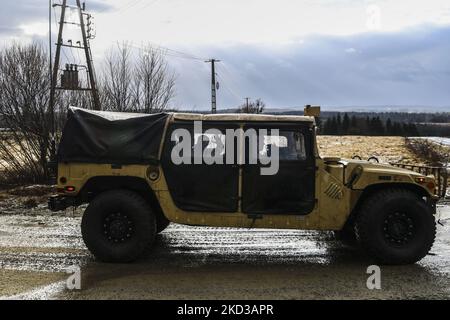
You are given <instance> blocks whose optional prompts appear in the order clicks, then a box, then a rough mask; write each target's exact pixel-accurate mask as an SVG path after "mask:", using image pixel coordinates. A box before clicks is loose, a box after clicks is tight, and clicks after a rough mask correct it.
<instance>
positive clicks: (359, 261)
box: [0, 205, 450, 299]
mask: <svg viewBox="0 0 450 320" xmlns="http://www.w3.org/2000/svg"><path fill="white" fill-rule="evenodd" d="M439 211H440V212H441V213H442V216H441V218H442V222H443V224H444V226H439V228H438V230H439V232H438V236H437V241H436V244H435V246H434V247H433V250H432V252H431V254H430V255H428V256H427V257H426V258H425V259H423V260H422V261H421V262H420V263H417V264H415V265H410V266H382V267H381V284H382V289H381V290H368V289H367V287H366V281H367V277H368V274H367V273H366V271H367V267H368V266H369V265H371V264H372V262H371V261H370V260H369V259H367V258H365V257H364V256H363V255H362V253H361V252H359V251H358V250H357V249H351V248H348V247H345V246H343V245H341V244H340V243H339V242H337V241H335V240H334V239H333V237H332V236H331V235H330V234H328V233H316V232H304V231H279V230H245V229H244V230H241V229H219V228H196V227H185V226H179V225H171V226H170V227H169V228H168V229H167V230H166V231H165V232H163V233H162V234H161V235H159V236H158V239H157V244H156V246H155V248H154V250H153V252H152V253H151V254H150V255H149V256H148V257H145V258H143V259H141V260H140V261H138V262H136V263H133V264H127V265H113V264H102V263H98V262H95V260H94V258H93V257H92V256H91V255H90V254H89V252H88V251H87V249H86V248H85V246H84V244H83V241H82V239H81V235H80V227H79V225H80V220H81V211H77V212H67V213H66V214H65V215H52V214H51V213H50V212H48V211H46V210H45V209H44V207H43V205H42V206H41V207H38V208H37V209H33V210H23V212H19V213H18V212H16V211H15V212H8V210H5V209H4V210H3V212H2V213H1V214H0V267H1V268H0V277H1V282H0V298H1V299H336V298H338V299H366V298H369V299H370V298H376V299H378V298H382V299H418V298H420V299H439V298H444V299H448V298H449V297H450V220H446V219H448V218H450V214H449V213H450V209H449V207H448V206H444V207H441V208H440V209H439ZM71 266H79V267H80V268H81V269H80V270H81V290H73V291H71V290H68V289H67V288H66V279H67V277H68V276H69V275H68V274H66V270H67V268H69V267H71Z"/></svg>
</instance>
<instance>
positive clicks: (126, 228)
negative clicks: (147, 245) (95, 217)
mask: <svg viewBox="0 0 450 320" xmlns="http://www.w3.org/2000/svg"><path fill="white" fill-rule="evenodd" d="M103 233H104V235H105V237H106V239H107V240H108V241H109V242H113V243H124V242H126V241H128V240H130V239H131V237H132V236H133V233H134V225H133V221H132V220H131V219H130V218H129V217H128V216H127V215H126V214H123V213H120V212H117V213H112V214H110V215H108V216H106V217H105V219H104V222H103Z"/></svg>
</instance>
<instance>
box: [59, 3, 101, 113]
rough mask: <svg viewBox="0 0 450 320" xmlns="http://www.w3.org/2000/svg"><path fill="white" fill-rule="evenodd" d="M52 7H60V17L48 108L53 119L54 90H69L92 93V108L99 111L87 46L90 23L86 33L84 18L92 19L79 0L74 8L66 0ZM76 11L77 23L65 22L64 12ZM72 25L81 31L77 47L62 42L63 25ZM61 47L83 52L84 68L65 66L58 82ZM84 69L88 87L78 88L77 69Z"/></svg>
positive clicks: (92, 67) (90, 55) (89, 36)
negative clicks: (84, 58) (80, 40)
mask: <svg viewBox="0 0 450 320" xmlns="http://www.w3.org/2000/svg"><path fill="white" fill-rule="evenodd" d="M53 7H61V17H60V19H59V31H58V40H57V42H56V53H55V63H54V65H53V76H52V85H51V90H50V108H51V113H52V114H53V117H54V108H55V94H56V90H69V91H90V92H91V93H92V106H93V109H94V110H101V106H100V99H99V95H98V90H97V84H96V79H95V70H94V64H93V60H92V53H91V48H90V44H89V40H90V39H92V38H93V36H92V34H91V26H90V24H91V22H90V21H89V22H88V27H89V29H88V31H86V24H85V17H86V16H87V18H88V20H90V19H91V18H92V16H91V15H90V14H87V13H86V12H85V4H84V3H83V5H82V4H81V1H80V0H76V6H69V5H67V0H62V4H54V5H53ZM67 9H69V10H77V11H78V13H79V15H78V16H79V20H80V21H79V23H74V22H66V21H65V18H66V10H67ZM65 24H72V25H78V26H79V27H80V29H81V36H82V43H81V42H80V43H79V45H78V46H76V45H74V44H73V43H72V41H70V42H69V44H65V43H64V40H63V32H64V25H65ZM62 47H68V48H70V49H79V50H84V53H85V57H86V66H80V65H75V64H67V65H66V70H64V71H63V74H62V75H61V81H60V82H58V78H59V77H58V76H59V75H60V60H61V49H62ZM79 68H85V69H86V72H87V79H88V87H86V88H83V87H80V86H79V82H78V69H79Z"/></svg>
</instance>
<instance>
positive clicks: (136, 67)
mask: <svg viewBox="0 0 450 320" xmlns="http://www.w3.org/2000/svg"><path fill="white" fill-rule="evenodd" d="M100 87H101V90H100V91H101V94H100V96H101V100H102V105H103V108H104V109H106V110H115V111H132V112H135V111H139V112H145V113H155V112H161V111H163V110H165V109H166V108H167V107H168V105H169V103H170V101H171V100H172V98H173V97H174V95H175V75H174V74H173V73H172V72H171V71H170V70H169V66H168V64H167V61H166V60H165V58H164V55H163V53H162V52H161V51H156V50H153V49H152V48H151V47H149V48H148V49H146V50H141V51H140V52H139V54H138V55H137V57H133V55H132V54H131V51H130V47H129V46H128V44H127V43H123V44H122V45H118V46H117V47H116V48H113V49H111V51H110V53H109V55H108V56H107V58H106V63H105V68H104V69H103V77H102V84H101V85H100Z"/></svg>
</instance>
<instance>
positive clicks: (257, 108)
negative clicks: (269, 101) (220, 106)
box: [238, 99, 266, 114]
mask: <svg viewBox="0 0 450 320" xmlns="http://www.w3.org/2000/svg"><path fill="white" fill-rule="evenodd" d="M265 109H266V104H265V103H264V101H262V100H261V99H257V100H256V101H255V102H249V103H248V104H243V105H241V106H240V107H239V108H238V113H253V114H260V113H263V112H264V110H265Z"/></svg>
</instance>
